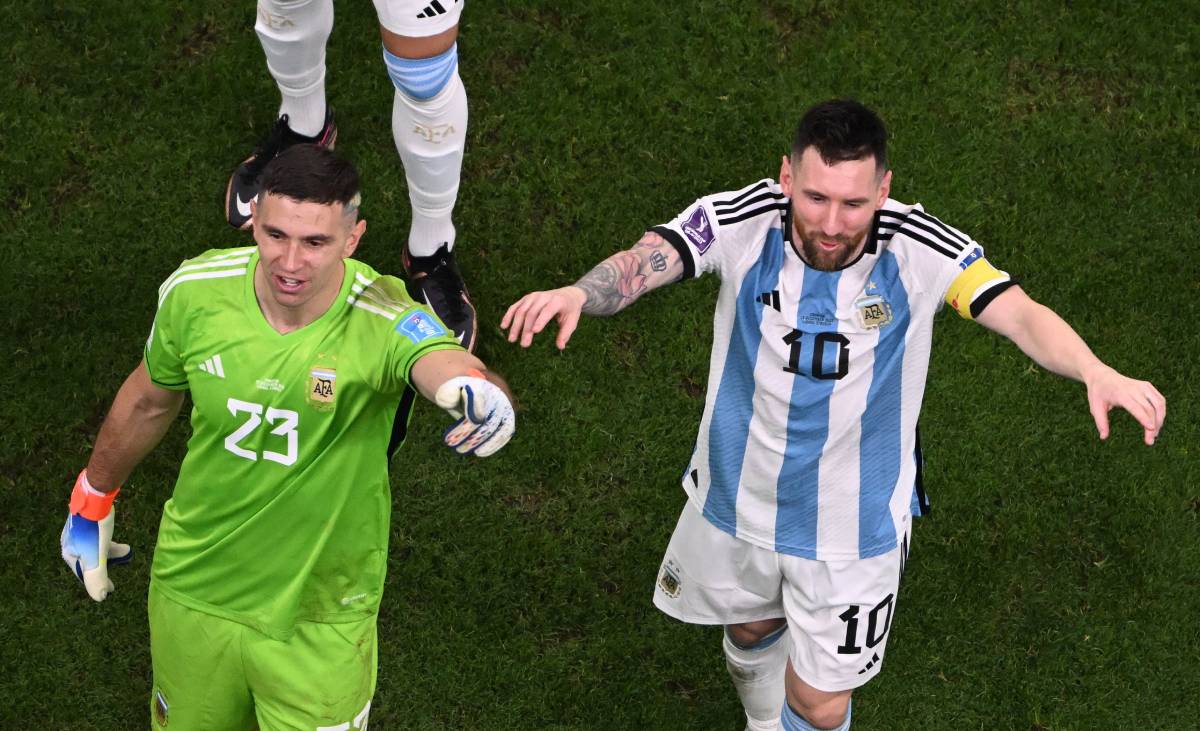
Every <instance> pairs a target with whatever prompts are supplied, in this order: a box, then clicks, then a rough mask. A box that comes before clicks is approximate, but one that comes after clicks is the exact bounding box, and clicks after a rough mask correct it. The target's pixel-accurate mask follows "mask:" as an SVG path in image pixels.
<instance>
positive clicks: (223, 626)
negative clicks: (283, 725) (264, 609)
mask: <svg viewBox="0 0 1200 731" xmlns="http://www.w3.org/2000/svg"><path fill="white" fill-rule="evenodd" d="M148 611H149V616H150V658H151V664H152V665H153V673H154V686H153V691H152V692H151V696H150V715H151V728H154V729H168V728H169V729H170V730H171V731H191V730H193V729H194V730H195V731H206V730H207V731H211V730H212V729H230V730H233V731H237V730H244V731H249V729H251V728H253V726H254V707H253V702H252V700H251V698H250V690H249V688H248V686H247V684H246V678H245V675H244V673H243V667H242V662H241V657H242V653H241V643H242V639H243V632H244V631H245V628H244V627H242V625H240V624H238V623H236V622H231V621H229V620H227V619H221V618H220V617H214V616H212V615H210V614H205V613H203V612H199V611H196V610H194V609H190V608H188V607H186V606H184V605H182V604H179V603H178V602H175V601H174V600H172V599H169V598H167V597H166V596H164V595H163V594H162V593H161V592H160V591H158V590H157V589H155V587H154V585H153V584H151V586H150V600H149V606H148Z"/></svg>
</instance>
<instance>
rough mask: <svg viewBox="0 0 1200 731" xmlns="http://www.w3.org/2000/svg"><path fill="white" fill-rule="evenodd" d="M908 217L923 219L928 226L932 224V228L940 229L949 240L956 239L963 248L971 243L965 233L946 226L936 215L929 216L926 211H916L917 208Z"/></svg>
mask: <svg viewBox="0 0 1200 731" xmlns="http://www.w3.org/2000/svg"><path fill="white" fill-rule="evenodd" d="M910 217H912V218H918V219H920V220H922V221H925V222H926V223H928V224H929V225H930V226H933V227H934V228H936V229H937V230H938V231H941V233H942V234H943V235H944V236H945V237H946V238H947V239H950V240H952V241H957V242H958V243H959V244H960V245H961V246H962V247H964V248H965V247H967V246H970V245H971V242H970V240H968V239H967V237H966V236H965V235H963V234H962V233H961V232H959V231H955V230H954V229H952V228H950V227H949V226H947V225H946V224H945V223H942V220H941V219H939V218H938V217H936V216H931V215H929V214H928V213H926V212H924V211H917V210H914V211H913V212H912V214H911V216H910Z"/></svg>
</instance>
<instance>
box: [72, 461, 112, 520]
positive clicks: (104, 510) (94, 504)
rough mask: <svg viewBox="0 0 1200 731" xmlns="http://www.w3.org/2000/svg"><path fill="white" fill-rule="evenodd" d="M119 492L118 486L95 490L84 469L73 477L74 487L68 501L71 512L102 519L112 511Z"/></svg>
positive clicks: (89, 518) (90, 518)
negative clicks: (105, 489)
mask: <svg viewBox="0 0 1200 731" xmlns="http://www.w3.org/2000/svg"><path fill="white" fill-rule="evenodd" d="M119 492H121V488H120V487H115V488H113V489H112V490H110V491H108V492H101V491H99V490H97V489H96V488H95V487H93V486H92V483H91V482H89V481H88V477H87V470H86V469H85V470H83V471H82V472H80V473H79V477H77V478H75V487H74V489H72V490H71V501H70V503H69V505H70V510H71V514H72V515H82V516H83V517H85V518H87V519H88V520H102V519H103V518H104V517H105V516H107V515H108V514H109V512H110V511H112V504H113V501H114V500H116V499H117V493H119Z"/></svg>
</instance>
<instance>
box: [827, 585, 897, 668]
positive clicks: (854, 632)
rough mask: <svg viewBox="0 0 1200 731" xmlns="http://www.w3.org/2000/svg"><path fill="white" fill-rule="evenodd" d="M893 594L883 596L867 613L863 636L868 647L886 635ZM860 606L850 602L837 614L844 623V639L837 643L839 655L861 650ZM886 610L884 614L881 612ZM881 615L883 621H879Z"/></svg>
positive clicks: (881, 640) (854, 653) (890, 624)
mask: <svg viewBox="0 0 1200 731" xmlns="http://www.w3.org/2000/svg"><path fill="white" fill-rule="evenodd" d="M895 597H896V595H895V594H888V595H887V596H886V597H884V598H883V601H881V602H879V603H878V604H876V605H875V606H874V607H872V608H871V611H870V612H868V613H867V636H866V638H865V641H866V644H867V647H868V648H872V647H875V646H876V645H878V644H879V643H880V642H883V638H884V637H887V632H888V629H889V628H890V627H891V626H892V605H893V599H895ZM860 611H862V607H861V606H859V605H858V604H851V605H850V608H849V609H847V610H846V611H844V612H842V613H841V614H839V615H838V619H840V620H842V622H844V623H845V624H846V639H845V641H844V642H842V644H840V645H838V649H837V651H838V654H839V655H857V654H858V653H860V652H862V650H863V648H862V646H861V645H859V644H858V626H859V616H858V615H859V612H860ZM884 612H886V614H883V613H884ZM881 614H882V615H883V621H882V622H880V615H881Z"/></svg>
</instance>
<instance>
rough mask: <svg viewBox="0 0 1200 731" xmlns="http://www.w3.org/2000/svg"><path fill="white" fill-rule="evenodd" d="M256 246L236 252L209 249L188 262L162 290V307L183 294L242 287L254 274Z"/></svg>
mask: <svg viewBox="0 0 1200 731" xmlns="http://www.w3.org/2000/svg"><path fill="white" fill-rule="evenodd" d="M254 252H255V248H254V247H253V246H244V247H239V248H236V249H209V250H208V251H206V252H204V253H203V254H200V255H199V256H196V257H193V258H191V259H186V260H184V262H183V263H182V264H180V265H179V266H178V267H177V268H176V269H175V271H174V272H172V273H171V275H170V276H169V277H167V278H166V279H165V280H164V281H163V283H162V285H161V286H160V287H159V288H158V305H159V307H162V305H163V303H164V302H166V301H167V299H168V298H176V299H177V298H179V297H180V296H181V294H180V292H189V293H190V292H193V291H196V290H205V291H211V289H212V288H214V287H228V286H230V285H233V286H238V287H240V286H241V283H242V280H243V278H244V277H245V276H246V275H247V273H248V272H249V271H250V261H251V259H252V258H253V256H254Z"/></svg>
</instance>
